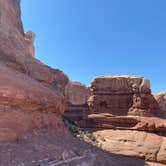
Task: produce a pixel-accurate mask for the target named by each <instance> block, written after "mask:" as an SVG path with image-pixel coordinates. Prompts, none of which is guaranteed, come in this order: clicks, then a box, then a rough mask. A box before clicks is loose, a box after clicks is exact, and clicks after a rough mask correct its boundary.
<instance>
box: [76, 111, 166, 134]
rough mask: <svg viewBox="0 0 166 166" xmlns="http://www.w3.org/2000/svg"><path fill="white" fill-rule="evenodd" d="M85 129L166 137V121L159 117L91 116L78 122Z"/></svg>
mask: <svg viewBox="0 0 166 166" xmlns="http://www.w3.org/2000/svg"><path fill="white" fill-rule="evenodd" d="M78 124H79V125H80V126H81V127H83V128H92V129H95V130H100V129H120V130H137V131H147V132H152V133H157V134H160V135H163V136H166V120H165V119H161V118H157V117H139V116H112V115H111V114H108V113H107V114H91V115H88V116H87V118H86V117H84V118H83V119H82V120H80V121H78Z"/></svg>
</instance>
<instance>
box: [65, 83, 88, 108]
mask: <svg viewBox="0 0 166 166" xmlns="http://www.w3.org/2000/svg"><path fill="white" fill-rule="evenodd" d="M65 96H66V97H67V101H68V102H69V103H70V104H71V105H83V104H86V103H87V99H88V96H89V90H88V88H87V87H86V86H85V85H83V84H81V83H79V82H73V81H70V82H69V83H68V84H67V86H66V87H65Z"/></svg>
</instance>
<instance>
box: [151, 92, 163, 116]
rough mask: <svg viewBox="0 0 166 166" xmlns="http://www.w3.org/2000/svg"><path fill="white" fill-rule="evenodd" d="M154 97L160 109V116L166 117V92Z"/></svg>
mask: <svg viewBox="0 0 166 166" xmlns="http://www.w3.org/2000/svg"><path fill="white" fill-rule="evenodd" d="M154 97H155V99H156V101H157V103H158V105H159V108H160V111H159V115H160V116H161V117H166V92H162V93H159V94H155V95H154Z"/></svg>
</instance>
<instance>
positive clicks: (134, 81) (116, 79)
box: [90, 75, 151, 94]
mask: <svg viewBox="0 0 166 166" xmlns="http://www.w3.org/2000/svg"><path fill="white" fill-rule="evenodd" d="M90 89H91V91H92V92H93V93H94V94H130V93H131V94H133V93H151V88H150V81H149V80H148V79H146V78H144V77H140V76H123V75H122V76H101V77H96V78H95V79H94V80H93V81H92V83H91V87H90Z"/></svg>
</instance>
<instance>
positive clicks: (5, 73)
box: [0, 0, 145, 166]
mask: <svg viewBox="0 0 166 166" xmlns="http://www.w3.org/2000/svg"><path fill="white" fill-rule="evenodd" d="M20 16H21V13H20V0H0V77H1V79H0V165H5V166H18V165H24V166H36V165H44V166H47V165H48V166H53V165H54V166H55V165H57V166H69V165H71V166H76V165H77V166H78V165H80V166H86V165H88V166H95V165H100V166H106V165H110V166H111V165H114V166H119V165H123V166H128V165H129V164H130V165H134V166H141V165H142V166H143V165H145V161H144V160H140V159H136V158H127V157H122V156H120V155H115V154H111V153H106V152H103V151H101V150H99V149H97V148H95V147H93V146H91V145H89V144H87V143H84V142H82V141H79V140H77V139H75V138H73V137H72V136H71V135H70V134H69V132H68V131H67V129H66V128H65V126H64V124H63V121H62V117H61V116H62V113H63V112H64V110H65V107H66V105H65V103H66V97H65V95H66V90H67V98H68V101H69V102H68V103H71V104H72V105H80V104H81V105H82V104H85V103H84V102H85V99H86V95H85V96H84V97H83V100H82V98H80V97H79V96H80V93H79V92H78V94H77V92H75V88H76V87H77V85H76V87H75V85H74V86H72V85H69V79H68V77H67V76H66V75H65V74H64V73H63V72H62V71H60V70H58V69H52V68H50V67H49V66H46V65H44V64H42V63H41V62H40V61H38V60H37V59H35V57H34V45H33V41H34V33H32V32H31V31H29V32H28V33H26V34H25V33H24V30H23V26H22V22H21V17H20ZM66 85H67V87H66ZM78 86H79V85H78ZM70 88H71V89H72V92H74V94H76V95H78V97H77V99H78V100H76V101H75V98H74V101H73V97H72V94H71V93H70ZM76 89H77V88H76ZM85 89H86V88H85ZM76 91H77V90H76ZM81 91H82V92H83V93H84V88H82V90H81ZM85 91H86V90H85ZM68 92H69V93H68ZM82 92H81V93H82Z"/></svg>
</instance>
